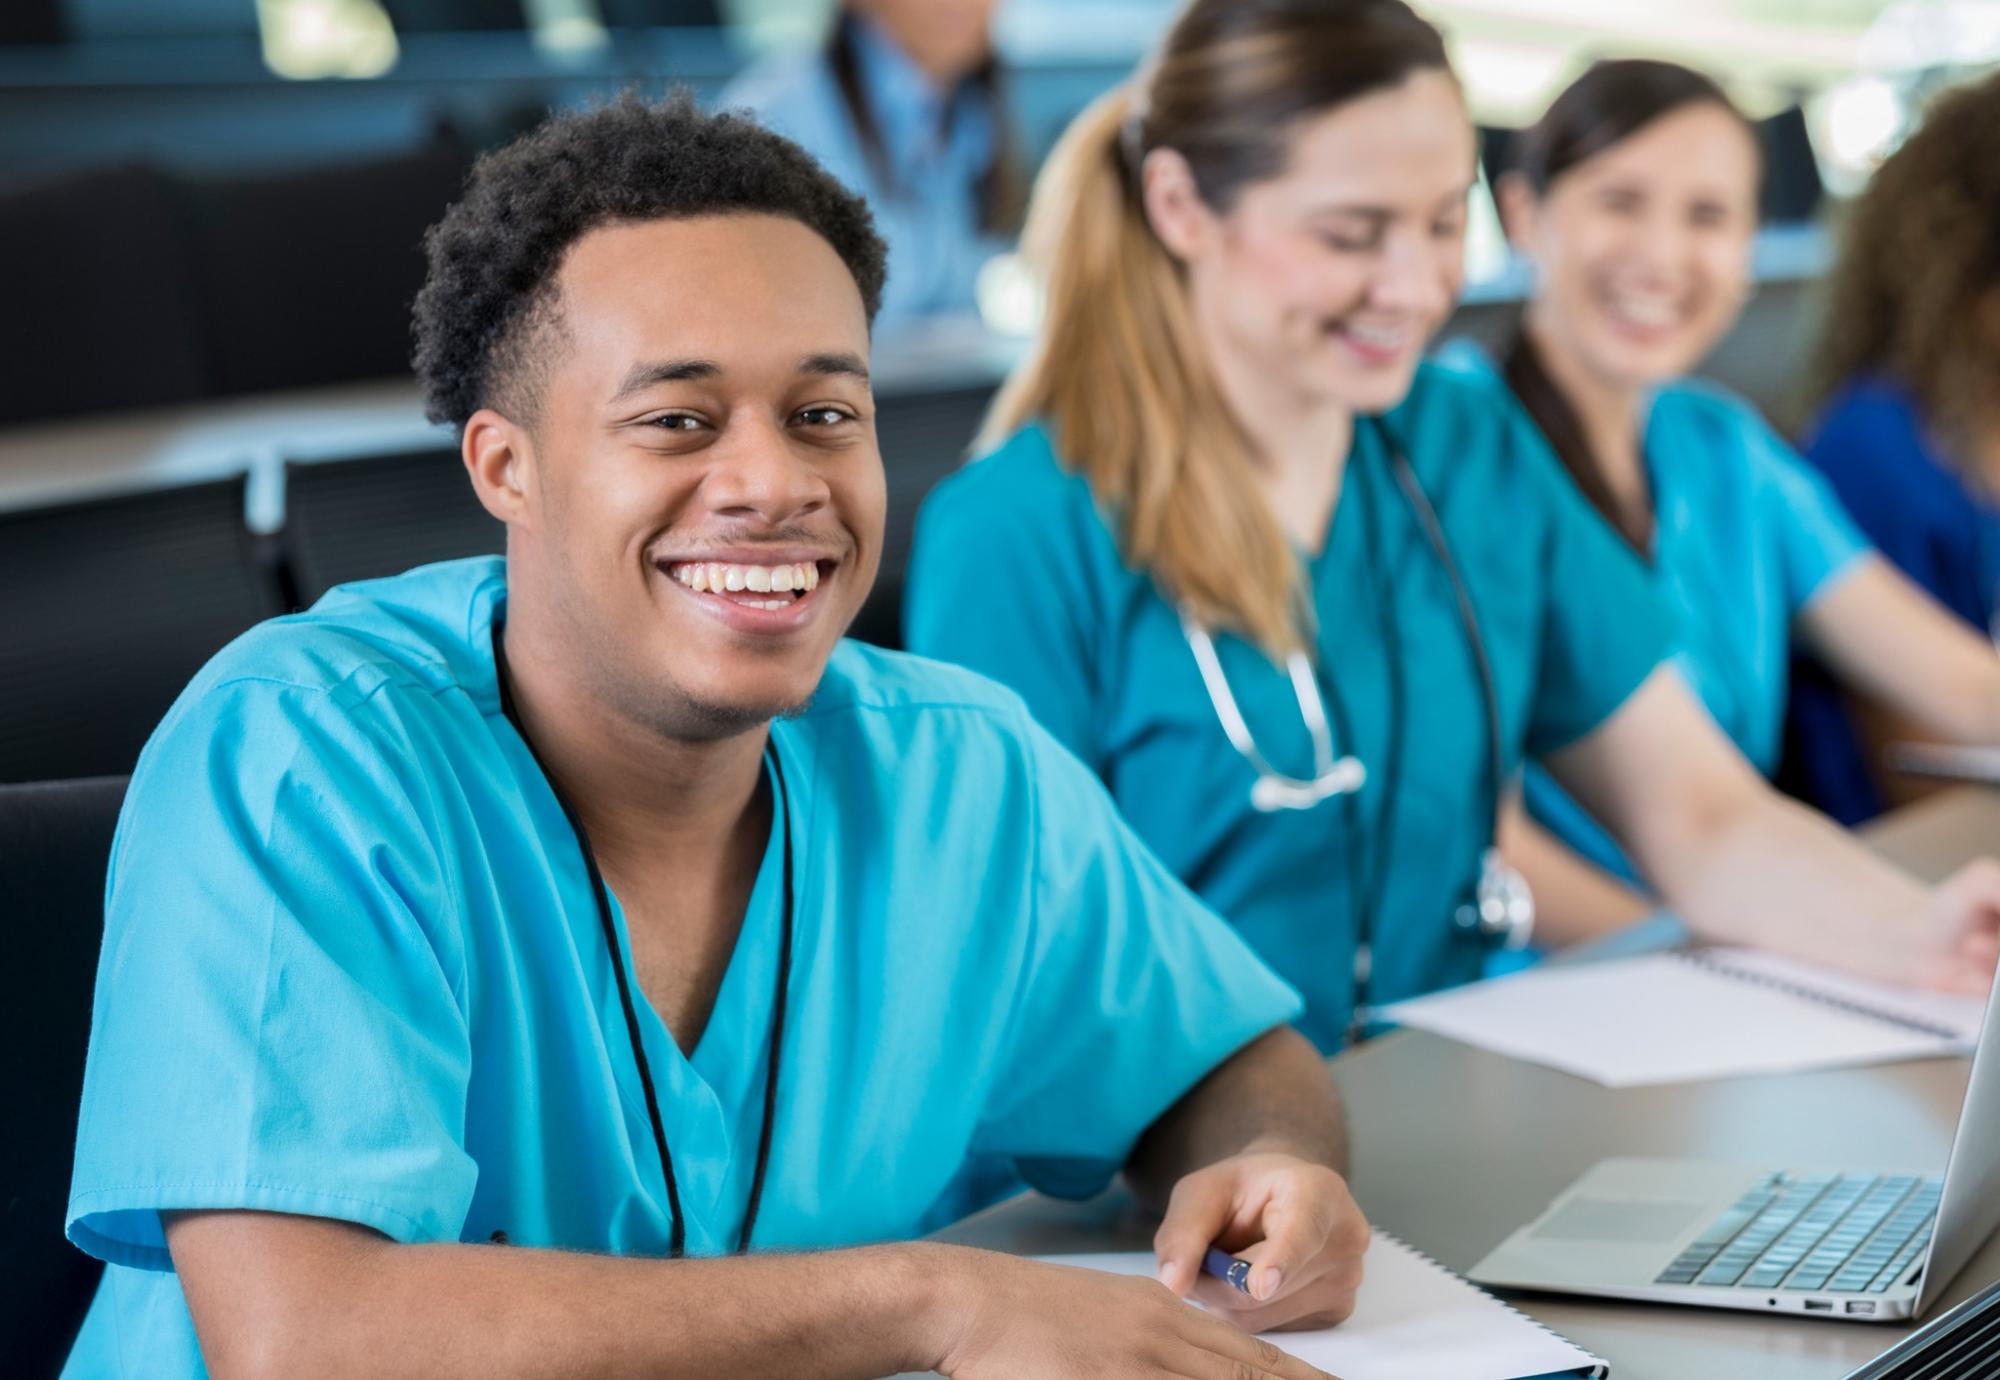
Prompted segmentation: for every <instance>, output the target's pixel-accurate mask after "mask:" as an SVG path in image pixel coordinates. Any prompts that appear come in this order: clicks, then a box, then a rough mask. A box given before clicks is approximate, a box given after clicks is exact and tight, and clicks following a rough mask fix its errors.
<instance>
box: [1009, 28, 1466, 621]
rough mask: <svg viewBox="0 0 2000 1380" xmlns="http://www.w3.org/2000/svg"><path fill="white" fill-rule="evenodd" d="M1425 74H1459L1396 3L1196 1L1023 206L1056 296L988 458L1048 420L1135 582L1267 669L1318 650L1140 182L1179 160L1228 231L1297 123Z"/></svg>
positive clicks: (1092, 115)
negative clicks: (1248, 646)
mask: <svg viewBox="0 0 2000 1380" xmlns="http://www.w3.org/2000/svg"><path fill="white" fill-rule="evenodd" d="M1423 70H1441V71H1446V72H1449V71H1450V70H1451V68H1450V63H1449V61H1448V60H1447V58H1446V56H1445V49H1444V40H1443V38H1442V37H1441V36H1440V35H1439V34H1438V31H1437V30H1436V29H1434V28H1432V27H1431V26H1430V25H1429V24H1427V23H1425V22H1424V21H1423V20H1422V19H1420V18H1418V17H1417V15H1416V14H1415V13H1414V12H1413V11H1412V10H1411V9H1410V7H1409V6H1408V5H1407V4H1405V3H1403V0H1189V3H1188V4H1187V6H1186V8H1185V9H1183V10H1182V11H1181V14H1180V16H1179V18H1177V19H1176V20H1175V21H1174V23H1173V25H1172V26H1171V28H1169V29H1168V31H1167V34H1166V37H1165V38H1164V39H1163V40H1162V42H1161V46H1160V50H1159V52H1158V53H1157V54H1156V55H1155V56H1154V57H1153V58H1152V59H1151V60H1150V61H1149V62H1148V64H1147V65H1146V66H1145V67H1144V68H1143V69H1141V71H1140V73H1139V75H1138V76H1136V77H1134V78H1133V79H1132V80H1131V81H1130V82H1128V83H1127V84H1126V85H1124V86H1122V87H1120V88H1119V89H1117V90H1115V91H1113V92H1111V93H1110V94H1109V95H1107V96H1105V97H1103V98H1102V99H1101V100H1099V101H1098V102H1097V103H1096V104H1095V105H1093V106H1091V107H1090V109H1088V110H1086V111H1085V112H1084V113H1083V114H1082V115H1081V116H1079V117H1078V118H1077V120H1076V122H1075V123H1074V124H1073V125H1071V126H1070V128H1069V130H1068V132H1067V133H1065V134H1064V135H1063V137H1062V140H1061V142H1060V143H1058V144H1057V145H1056V148H1055V151H1054V152H1053V153H1052V154H1051V155H1050V157H1049V161H1048V163H1047V164H1046V165H1045V166H1044V168H1043V170H1042V174H1041V176H1040V177H1039V178H1037V179H1036V182H1035V189H1034V195H1033V198H1032V199H1031V201H1030V202H1029V205H1028V224H1027V230H1026V234H1025V236H1024V239H1023V247H1024V250H1025V252H1026V254H1027V256H1028V259H1029V261H1030V263H1031V264H1033V265H1034V266H1035V267H1036V268H1037V269H1038V270H1039V271H1040V272H1041V274H1042V276H1043V279H1044V283H1045V286H1046V289H1047V312H1046V315H1045V324H1044V326H1043V331H1042V337H1041V340H1040V342H1039V343H1038V344H1037V346H1036V348H1035V350H1034V352H1033V353H1032V354H1031V355H1030V356H1029V357H1028V359H1027V360H1026V361H1025V362H1023V364H1022V365H1021V367H1020V369H1019V370H1018V371H1016V373H1015V374H1014V376H1013V377H1012V378H1011V379H1009V380H1008V381H1007V384H1006V386H1005V387H1004V388H1002V389H1001V390H1000V394H999V396H998V397H997V398H995V399H994V402H993V408H992V411H991V412H990V413H989V414H988V416H987V419H986V425H985V428H984V430H983V432H982V435H981V437H980V440H981V444H982V446H983V447H991V446H993V445H997V444H998V443H999V442H1000V441H1002V440H1004V439H1005V438H1006V437H1007V435H1009V434H1010V433H1012V432H1013V431H1014V430H1016V429H1017V428H1019V427H1021V426H1022V425H1024V424H1026V423H1028V422H1031V421H1035V420H1040V421H1042V422H1043V423H1044V424H1045V425H1047V427H1048V428H1049V431H1050V433H1051V439H1053V441H1054V442H1055V447H1056V451H1057V453H1058V454H1059V455H1060V456H1061V457H1062V459H1063V463H1064V464H1065V465H1068V466H1069V467H1070V468H1072V469H1073V470H1074V471H1075V472H1076V473H1078V474H1081V475H1082V476H1083V477H1084V478H1085V479H1086V480H1087V481H1088V482H1089V484H1090V488H1091V492H1092V493H1093V494H1094V495H1095V496H1096V498H1097V502H1098V506H1099V507H1101V508H1102V509H1103V510H1104V512H1105V514H1106V516H1107V518H1108V519H1109V520H1110V521H1111V523H1112V524H1113V526H1114V528H1115V530H1116V531H1117V533H1118V540H1119V544H1120V549H1121V551H1122V552H1123V554H1124V557H1125V560H1126V562H1127V564H1129V565H1131V566H1132V567H1133V568H1135V569H1138V570H1143V571H1145V572H1146V573H1147V574H1149V575H1151V576H1152V578H1153V582H1154V583H1155V584H1156V585H1157V586H1158V587H1159V589H1160V591H1161V593H1162V594H1164V595H1165V596H1166V597H1167V598H1169V599H1172V600H1175V601H1177V602H1179V603H1181V604H1183V605H1185V606H1186V607H1187V608H1188V610H1189V611H1190V612H1192V613H1193V615H1194V617H1195V618H1196V619H1197V620H1199V621H1200V622H1201V624H1202V625H1203V626H1204V627H1207V628H1210V629H1213V630H1222V629H1227V630H1229V631H1231V632H1235V633H1239V634H1241V635H1242V636H1243V637H1245V638H1248V639H1249V640H1250V641H1251V642H1253V643H1255V644H1256V645H1257V646H1258V647H1260V648H1262V649H1263V650H1264V652H1265V653H1266V654H1267V655H1269V656H1270V657H1271V658H1272V659H1273V660H1274V661H1276V660H1279V659H1282V658H1283V657H1284V656H1286V655H1287V654H1289V653H1291V652H1293V651H1297V650H1304V649H1309V648H1310V647H1311V646H1312V644H1313V641H1314V637H1313V634H1314V629H1313V627H1312V625H1311V609H1312V603H1311V601H1310V599H1308V598H1307V597H1306V589H1305V572H1304V570H1303V568H1302V566H1301V563H1300V561H1299V559H1298V556H1297V554H1296V553H1295V552H1294V551H1293V550H1292V547H1291V543H1290V542H1289V541H1288V540H1287V539H1286V536H1285V532H1284V528H1283V526H1282V525H1281V524H1280V523H1279V521H1278V515H1277V513H1276V512H1275V511H1274V510H1273V509H1272V506H1271V503H1270V501H1269V500H1268V499H1267V498H1266V497H1265V494H1264V491H1263V488H1262V486H1261V485H1260V483H1259V481H1258V476H1257V469H1256V462H1255V459H1254V454H1253V450H1252V447H1251V445H1250V441H1249V438H1248V437H1247V436H1246V435H1245V434H1244V431H1243V428H1242V426H1241V425H1240V424H1239V423H1238V421H1237V419H1236V417H1235V416H1234V415H1233V414H1232V413H1231V412H1230V410H1229V406H1228V403H1227V401H1226V400H1225V399H1224V397H1223V395H1222V389H1221V387H1220V385H1219V384H1218V383H1217V381H1216V379H1215V376H1214V373H1213V371H1212V369H1211V366H1210V362H1209V359H1208V353H1207V346H1206V343H1205V342H1204V341H1203V340H1202V337H1201V333H1200V332H1199V331H1198V330H1197V329H1196V328H1195V322H1194V315H1193V312H1192V310H1191V308H1190V306H1189V302H1188V291H1187V284H1186V281H1185V278H1184V275H1183V272H1182V269H1181V266H1180V264H1179V262H1178V261H1177V260H1175V258H1174V257H1173V255H1172V254H1170V253H1169V252H1168V251H1167V248H1166V246H1165V245H1164V244H1162V243H1161V242H1160V240H1159V238H1158V237H1157V236H1156V235H1154V233H1153V229H1152V225H1151V223H1150V222H1149V221H1148V220H1147V218H1146V210H1145V206H1144V204H1143V203H1142V201H1141V199H1140V191H1139V169H1140V167H1141V165H1142V164H1143V162H1144V159H1145V157H1146V155H1147V154H1148V153H1150V152H1152V151H1153V150H1154V149H1159V148H1170V149H1173V150H1175V151H1176V152H1177V153H1179V154H1180V155H1181V156H1182V157H1183V158H1184V159H1186V161H1187V164H1188V168H1189V171H1190V172H1191V173H1192V174H1193V178H1194V183H1195V187H1196V189H1197V190H1198V191H1199V193H1200V195H1201V199H1202V201H1203V202H1204V203H1206V204H1207V205H1208V206H1209V207H1210V208H1211V209H1212V210H1214V211H1216V212H1217V213H1218V214H1227V213H1228V212H1229V210H1230V209H1231V208H1232V207H1233V206H1234V204H1235V201H1236V197H1237V196H1238V194H1239V193H1240V192H1241V191H1242V189H1243V188H1244V187H1246V186H1248V185H1250V184H1251V183H1254V182H1257V181H1261V180H1263V179H1265V178H1269V177H1274V176H1276V175H1277V174H1279V173H1280V172H1282V171H1283V169H1284V167H1285V163H1286V160H1287V157H1288V154H1289V152H1290V150H1289V146H1288V141H1289V139H1290V136H1291V132H1292V131H1293V130H1294V129H1295V128H1296V127H1297V125H1298V123H1299V122H1300V121H1301V120H1303V119H1306V118H1309V117H1311V116H1314V115H1316V114H1319V113H1320V112H1323V111H1326V110H1329V109H1332V108H1333V107H1335V106H1338V105H1341V104H1343V103H1345V102H1347V101H1351V100H1353V99H1355V98H1356V97H1358V96H1362V95H1365V94H1367V93H1368V92H1371V91H1376V90H1381V89H1383V88H1386V87H1392V86H1395V85H1396V84H1398V83H1399V82H1401V81H1402V80H1403V79H1404V78H1405V77H1407V76H1409V75H1410V74H1411V73H1412V72H1417V71H1423Z"/></svg>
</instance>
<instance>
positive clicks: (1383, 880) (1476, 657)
mask: <svg viewBox="0 0 2000 1380" xmlns="http://www.w3.org/2000/svg"><path fill="white" fill-rule="evenodd" d="M1370 421H1371V422H1372V424H1373V425H1374V426H1375V428H1376V430H1377V431H1378V432H1379V433H1380V436H1381V440H1382V444H1383V449H1384V450H1385V451H1386V452H1387V453H1388V456H1389V469H1390V472H1391V473H1392V474H1393V475H1394V476H1395V480H1396V486H1397V488H1398V489H1400V490H1401V492H1402V495H1403V500H1404V502H1405V503H1406V504H1407V505H1408V507H1409V509H1410V511H1411V512H1412V513H1413V514H1414V515H1415V517H1416V519H1417V526H1418V527H1419V528H1421V529H1422V531H1423V534H1424V539H1425V541H1426V542H1427V543H1428V544H1429V546H1430V548H1431V551H1432V554H1434V555H1435V556H1436V557H1437V561H1438V564H1439V565H1440V566H1441V567H1442V568H1443V569H1444V572H1445V576H1446V578H1447V579H1448V580H1449V581H1450V584H1451V590H1452V602H1453V605H1454V607H1455V611H1456V613H1457V615H1458V624H1459V628H1460V631H1461V632H1462V633H1463V634H1464V636H1465V642H1466V646H1467V648H1468V650H1469V651H1470V653H1471V656H1472V664H1473V668H1474V670H1475V671H1476V672H1477V677H1478V681H1479V696H1480V706H1481V708H1482V710H1483V711H1484V717H1485V721H1486V724H1485V727H1486V777H1487V780H1486V785H1487V788H1488V789H1487V792H1486V799H1487V801H1488V804H1489V813H1488V816H1487V820H1486V830H1485V839H1486V843H1485V846H1484V847H1483V848H1482V849H1481V850H1480V857H1479V876H1478V879H1477V880H1476V881H1475V882H1474V884H1473V888H1472V893H1471V895H1470V896H1469V897H1468V898H1467V899H1466V900H1465V901H1463V902H1462V903H1461V904H1460V905H1458V906H1457V907H1456V908H1455V909H1454V911H1453V914H1452V919H1453V923H1454V924H1455V926H1456V927H1457V928H1458V930H1459V931H1460V932H1461V933H1463V934H1466V935H1468V936H1471V937H1474V938H1476V939H1478V940H1480V941H1481V942H1484V943H1489V944H1502V945H1506V946H1508V947H1516V948H1518V947H1520V946H1521V945H1523V944H1525V943H1526V942H1527V938H1528V935H1529V933H1530V932H1531V930H1532V928H1533V925H1534V916H1535V901H1534V896H1533V894H1532V893H1531V892H1530V890H1529V889H1528V883H1527V879H1526V878H1524V877H1523V876H1522V875H1521V874H1520V873H1519V872H1518V871H1516V870H1515V869H1514V868H1512V867H1510V866H1508V865H1507V862H1506V860H1505V859H1504V858H1503V857H1502V856H1501V854H1500V847H1499V837H1498V836H1499V827H1500V797H1501V793H1502V791H1503V790H1504V788H1505V784H1506V779H1507V768H1506V758H1505V756H1504V748H1503V741H1504V740H1503V738H1502V733H1503V730H1502V727H1501V722H1500V695H1499V691H1498V689H1497V688H1496V686H1495V683H1494V679H1493V665H1492V662H1491V660H1490V659H1489V658H1488V657H1487V655H1486V640H1485V638H1484V637H1482V636H1481V635H1480V632H1479V617H1478V614H1477V613H1476V611H1475V610H1474V608H1473V604H1472V595H1471V592H1470V591H1469V590H1468V589H1467V587H1466V583H1465V578H1464V576H1463V574H1462V573H1461V572H1460V570H1459V566H1458V562H1457V560H1456V559H1454V558H1453V556H1452V553H1451V545H1450V543H1449V542H1448V541H1447V540H1446V538H1445V532H1444V524H1443V522H1442V521H1440V520H1439V518H1438V514H1437V509H1436V507H1435V506H1434V505H1433V504H1432V503H1431V500H1430V495H1428V494H1426V493H1425V492H1424V487H1423V484H1422V483H1421V482H1420V481H1419V480H1418V478H1417V472H1416V469H1415V467H1414V466H1412V465H1411V464H1410V460H1409V456H1408V455H1407V454H1405V452H1404V450H1403V448H1402V446H1401V445H1399V444H1398V443H1397V441H1396V438H1395V435H1394V434H1393V433H1392V432H1391V431H1390V429H1389V426H1388V423H1387V422H1385V421H1383V420H1382V419H1381V418H1379V417H1378V418H1373V419H1370ZM1365 474H1366V470H1365V468H1364V467H1362V466H1360V465H1356V466H1354V467H1353V476H1351V478H1360V477H1361V476H1364V475H1365ZM1367 482H1368V481H1367V480H1366V479H1365V478H1361V483H1363V484H1366V483H1367ZM1354 497H1355V498H1356V499H1357V500H1359V501H1360V502H1361V505H1362V517H1363V527H1362V535H1363V539H1364V541H1365V542H1366V544H1367V548H1368V550H1367V561H1368V568H1369V571H1370V574H1371V577H1373V578H1377V579H1379V578H1381V573H1382V563H1381V560H1380V559H1379V556H1380V552H1379V550H1378V537H1377V533H1376V520H1375V507H1374V494H1373V490H1372V488H1371V489H1369V490H1368V491H1367V492H1364V493H1359V494H1356V495H1355V496H1354ZM1180 619H1181V631H1182V633H1183V634H1184V635H1185V636H1186V638H1187V643H1188V647H1189V649H1190V650H1191V651H1192V652H1193V653H1194V660H1195V665H1196V667H1197V668H1198V669H1199V670H1200V672H1201V681H1202V685H1203V687H1204V688H1205V689H1206V690H1207V692H1208V698H1209V703H1210V704H1211V705H1213V706H1214V708H1215V716H1216V718H1217V719H1219V720H1220V721H1221V724H1222V732H1223V735H1224V736H1225V737H1226V738H1228V740H1229V744H1230V746H1231V747H1233V748H1235V749H1236V751H1237V753H1238V754H1240V755H1241V756H1242V757H1243V759H1244V760H1245V761H1246V762H1248V763H1249V764H1250V767H1251V770H1253V771H1254V772H1255V773H1256V779H1255V780H1254V781H1253V782H1252V783H1251V786H1250V804H1251V807H1252V808H1253V809H1255V810H1257V811H1259V812H1260V813H1264V814H1273V813H1276V812H1277V811H1279V810H1309V809H1312V808H1314V807H1315V806H1317V805H1319V804H1320V803H1321V802H1322V801H1325V800H1329V799H1332V798H1335V797H1340V798H1342V799H1343V800H1344V802H1345V805H1346V807H1347V821H1346V822H1347V834H1348V838H1349V848H1350V857H1349V863H1350V866H1349V868H1348V877H1349V886H1350V889H1351V890H1352V891H1353V893H1354V894H1353V898H1352V900H1353V907H1354V915H1355V925H1356V926H1357V928H1358V930H1359V933H1360V939H1359V941H1358V942H1357V945H1356V949H1355V960H1354V972H1355V1012H1356V1016H1355V1025H1356V1030H1357V1031H1358V1030H1359V1028H1360V1026H1361V1025H1362V1024H1363V1023H1364V1021H1365V1013H1366V1007H1367V1003H1366V994H1367V988H1368V979H1369V970H1370V968H1371V966H1372V949H1371V946H1370V942H1369V929H1370V926H1371V923H1372V918H1373V916H1374V914H1375V912H1376V911H1377V910H1379V909H1380V906H1381V901H1382V894H1383V891H1384V889H1385V887H1386V884H1387V871H1388V867H1387V860H1388V855H1389V853H1390V851H1391V849H1390V845H1391V844H1392V842H1393V839H1392V837H1391V835H1392V832H1393V830H1394V827H1395V811H1394V804H1395V798H1396V794H1397V787H1398V786H1399V784H1400V776H1401V770H1400V768H1401V762H1402V750H1403V699H1404V695H1403V656H1402V638H1401V635H1400V632H1399V630H1398V628H1397V626H1396V620H1395V609H1394V601H1393V596H1392V595H1388V594H1384V595H1382V596H1381V597H1378V599H1377V600H1376V621H1377V626H1378V631H1379V632H1380V634H1381V636H1382V639H1383V643H1384V647H1385V650H1386V652H1387V654H1388V662H1389V678H1390V687H1389V714H1390V727H1389V747H1388V757H1387V761H1386V764H1385V770H1384V771H1383V773H1382V778H1383V790H1382V807H1381V809H1380V810H1379V811H1378V815H1377V818H1378V824H1377V847H1376V849H1375V855H1376V856H1375V859H1374V864H1375V865H1374V867H1373V868H1372V869H1371V870H1370V872H1369V873H1367V874H1365V875H1364V873H1363V871H1362V868H1361V866H1360V864H1361V862H1362V860H1363V859H1362V850H1361V847H1360V832H1361V829H1360V826H1361V819H1360V811H1359V806H1358V803H1357V800H1356V797H1357V795H1358V793H1359V792H1360V790H1361V788H1362V787H1363V786H1364V785H1365V784H1366V783H1367V781H1368V779H1369V772H1368V769H1367V768H1366V767H1365V766H1364V765H1363V764H1362V762H1361V760H1360V759H1359V758H1358V757H1355V756H1354V755H1353V754H1351V753H1349V754H1346V755H1341V756H1336V755H1335V751H1334V729H1335V724H1334V723H1333V722H1331V720H1338V721H1339V723H1338V727H1339V731H1340V735H1341V737H1342V739H1343V740H1344V741H1346V742H1349V743H1352V742H1353V741H1354V735H1353V732H1352V727H1351V723H1350V722H1349V718H1348V714H1347V711H1346V706H1345V703H1344V701H1343V700H1342V697H1341V695H1340V693H1339V686H1338V685H1337V684H1335V685H1333V686H1332V687H1331V692H1332V693H1331V694H1328V693H1327V691H1328V687H1325V686H1323V684H1322V682H1321V681H1320V679H1319V677H1318V675H1317V674H1316V673H1315V672H1314V670H1313V665H1312V662H1311V660H1310V659H1309V658H1308V657H1307V656H1306V654H1305V652H1304V651H1302V650H1295V651H1293V652H1292V653H1291V654H1290V655H1289V656H1287V657H1286V659H1285V666H1286V671H1287V674H1288V675H1289V677H1290V679H1291V682H1292V693H1293V695H1294V696H1295V697H1296V698H1297V700H1298V703H1299V714H1300V717H1301V718H1303V719H1304V720H1305V726H1306V733H1307V735H1308V736H1309V737H1310V738H1311V740H1312V747H1313V775H1312V776H1310V777H1297V776H1287V775H1285V774H1284V773H1282V772H1280V771H1277V770H1276V769H1275V768H1273V767H1272V766H1271V764H1270V762H1269V760H1268V759H1267V758H1265V756H1264V755H1263V753H1262V752H1261V751H1259V750H1258V748H1257V744H1256V740H1255V738H1254V737H1253V736H1252V735H1251V732H1250V726H1249V724H1248V723H1247V722H1246V721H1245V720H1244V717H1243V711H1242V710H1241V708H1240V707H1239V706H1238V705H1237V703H1236V696H1235V695H1234V694H1233V693H1232V692H1231V690H1230V688H1229V678H1228V676H1227V675H1225V674H1224V673H1223V669H1222V662H1221V659H1220V658H1219V657H1218V656H1217V655H1216V651H1215V640H1214V638H1213V637H1211V636H1210V635H1209V633H1208V631H1207V630H1206V629H1205V628H1203V627H1202V626H1201V625H1200V623H1199V622H1197V621H1196V619H1195V618H1194V616H1193V614H1192V613H1191V612H1190V611H1189V610H1188V608H1187V607H1186V605H1182V607H1181V610H1180ZM1329 711H1331V712H1329Z"/></svg>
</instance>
